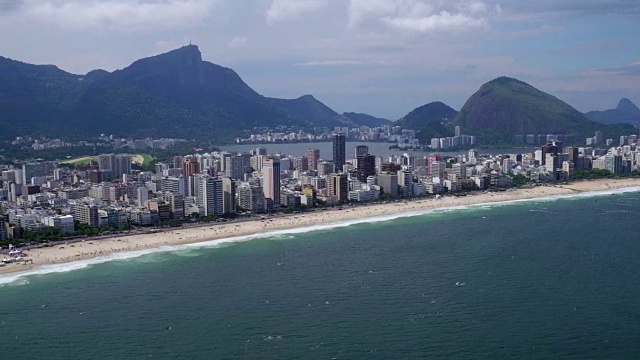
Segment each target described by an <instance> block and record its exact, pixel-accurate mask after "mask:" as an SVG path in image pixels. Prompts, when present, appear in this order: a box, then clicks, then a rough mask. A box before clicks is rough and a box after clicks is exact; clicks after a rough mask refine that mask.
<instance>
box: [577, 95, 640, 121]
mask: <svg viewBox="0 0 640 360" xmlns="http://www.w3.org/2000/svg"><path fill="white" fill-rule="evenodd" d="M585 115H586V116H587V117H588V118H590V119H591V120H594V121H597V122H600V123H603V124H632V125H635V126H640V109H639V108H638V107H637V106H636V105H635V104H634V103H633V102H632V101H631V100H629V99H627V98H622V99H620V101H619V102H618V105H617V106H616V107H615V109H608V110H602V111H589V112H588V113H586V114H585Z"/></svg>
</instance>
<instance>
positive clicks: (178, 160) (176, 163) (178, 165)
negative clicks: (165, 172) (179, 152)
mask: <svg viewBox="0 0 640 360" xmlns="http://www.w3.org/2000/svg"><path fill="white" fill-rule="evenodd" d="M183 164H184V158H183V157H182V156H174V157H173V168H174V169H182V165H183Z"/></svg>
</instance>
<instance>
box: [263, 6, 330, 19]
mask: <svg viewBox="0 0 640 360" xmlns="http://www.w3.org/2000/svg"><path fill="white" fill-rule="evenodd" d="M325 6H327V1H326V0H273V1H272V2H271V6H270V7H269V9H268V10H267V13H266V16H267V23H268V24H274V23H276V22H279V21H285V20H290V19H295V18H297V17H298V16H300V15H302V14H304V13H306V12H311V11H315V10H318V9H321V8H323V7H325Z"/></svg>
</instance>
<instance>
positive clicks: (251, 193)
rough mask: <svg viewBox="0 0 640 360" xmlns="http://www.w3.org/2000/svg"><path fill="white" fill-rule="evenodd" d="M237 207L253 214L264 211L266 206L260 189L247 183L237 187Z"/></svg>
mask: <svg viewBox="0 0 640 360" xmlns="http://www.w3.org/2000/svg"><path fill="white" fill-rule="evenodd" d="M238 206H240V207H241V208H243V209H245V210H250V211H254V212H262V211H265V210H266V205H265V199H264V193H263V191H262V187H260V186H259V185H254V184H248V183H244V184H242V185H240V186H239V187H238Z"/></svg>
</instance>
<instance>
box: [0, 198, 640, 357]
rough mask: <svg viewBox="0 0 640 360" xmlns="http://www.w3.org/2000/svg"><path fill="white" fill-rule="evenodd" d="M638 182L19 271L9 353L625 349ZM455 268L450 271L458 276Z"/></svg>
mask: <svg viewBox="0 0 640 360" xmlns="http://www.w3.org/2000/svg"><path fill="white" fill-rule="evenodd" d="M638 213H640V195H639V194H637V193H633V194H621V195H613V196H611V195H607V196H601V197H593V198H582V199H569V200H559V201H546V202H532V203H517V204H513V205H508V206H499V207H478V208H473V209H466V210H456V211H449V212H438V213H433V214H428V215H424V216H419V217H411V218H401V219H396V220H392V221H388V222H378V223H370V224H359V225H352V226H349V227H344V228H337V229H328V230H322V231H315V232H309V233H302V234H290V235H279V236H276V237H271V238H264V239H255V240H252V241H249V242H242V243H236V244H229V245H226V246H224V247H222V248H208V249H185V250H180V251H177V252H172V253H171V252H169V253H156V254H151V255H146V256H144V257H139V258H134V259H129V260H122V261H114V262H109V263H105V264H99V265H94V266H92V267H90V268H88V269H83V270H78V271H71V272H66V273H58V274H47V275H32V276H28V277H27V278H26V279H24V280H22V281H18V282H16V283H13V284H11V285H5V286H3V287H2V288H0V346H1V347H2V349H3V351H4V353H5V354H7V355H8V354H11V358H19V359H21V358H24V359H44V358H47V359H50V358H56V359H57V358H61V359H62V358H64V359H93V358H96V359H97V358H100V359H106V358H108V359H123V358H127V359H129V358H149V357H153V358H161V359H181V358H201V359H331V358H336V359H415V358H460V359H466V358H469V359H475V358H492V359H495V358H517V359H521V358H531V359H556V358H557V359H560V358H563V359H564V358H575V359H588V358H638V357H639V356H640V345H639V344H640V283H639V282H638V281H637V274H638V270H639V269H640V266H639V265H640V241H639V237H638V233H639V230H640V225H639V224H638V221H637V219H638ZM456 283H457V285H456Z"/></svg>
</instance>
